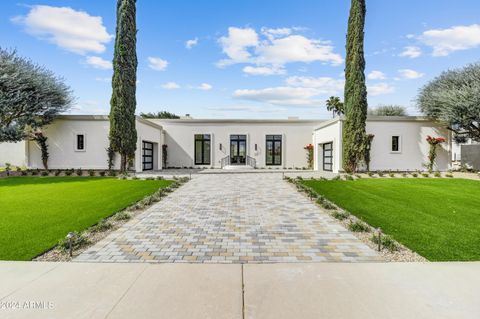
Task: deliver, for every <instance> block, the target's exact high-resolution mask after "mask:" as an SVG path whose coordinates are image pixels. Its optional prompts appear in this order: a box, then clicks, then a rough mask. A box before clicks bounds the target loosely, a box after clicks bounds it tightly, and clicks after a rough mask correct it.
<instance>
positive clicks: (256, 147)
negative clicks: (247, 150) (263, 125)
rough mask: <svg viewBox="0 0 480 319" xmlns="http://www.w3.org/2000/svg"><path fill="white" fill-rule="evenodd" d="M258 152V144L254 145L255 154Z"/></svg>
mask: <svg viewBox="0 0 480 319" xmlns="http://www.w3.org/2000/svg"><path fill="white" fill-rule="evenodd" d="M256 151H258V144H255V152H256Z"/></svg>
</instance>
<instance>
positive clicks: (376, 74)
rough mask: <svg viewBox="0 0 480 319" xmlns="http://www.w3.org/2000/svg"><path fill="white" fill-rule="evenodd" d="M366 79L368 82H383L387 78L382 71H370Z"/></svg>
mask: <svg viewBox="0 0 480 319" xmlns="http://www.w3.org/2000/svg"><path fill="white" fill-rule="evenodd" d="M367 78H368V79H369V80H385V79H386V78H387V76H386V75H385V73H383V72H382V71H375V70H374V71H372V72H370V73H368V75H367Z"/></svg>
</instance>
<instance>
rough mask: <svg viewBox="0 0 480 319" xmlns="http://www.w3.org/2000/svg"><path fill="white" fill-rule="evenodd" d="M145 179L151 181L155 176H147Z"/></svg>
mask: <svg viewBox="0 0 480 319" xmlns="http://www.w3.org/2000/svg"><path fill="white" fill-rule="evenodd" d="M145 180H146V181H153V180H155V177H147V178H145Z"/></svg>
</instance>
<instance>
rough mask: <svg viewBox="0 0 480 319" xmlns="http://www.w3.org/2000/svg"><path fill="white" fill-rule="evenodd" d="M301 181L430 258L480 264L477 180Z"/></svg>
mask: <svg viewBox="0 0 480 319" xmlns="http://www.w3.org/2000/svg"><path fill="white" fill-rule="evenodd" d="M304 183H305V184H306V185H308V186H310V187H312V188H313V189H315V190H316V191H317V192H318V193H320V194H322V195H324V196H325V197H326V198H327V199H329V200H331V201H333V202H334V203H336V204H337V205H338V206H340V207H342V208H344V209H346V210H348V211H349V212H351V213H352V214H354V215H356V216H357V217H360V218H362V219H363V220H365V221H366V222H367V223H369V224H370V225H372V226H374V227H381V228H382V230H383V231H384V232H385V233H387V234H389V235H392V236H393V237H394V238H395V239H396V240H397V241H399V242H401V243H402V244H404V245H405V246H407V247H409V248H410V249H412V250H414V251H416V252H418V253H419V254H420V255H422V256H424V257H425V258H427V259H428V260H431V261H454V260H457V261H469V260H480V182H478V181H473V180H465V179H433V178H432V179H387V178H378V179H361V180H355V181H305V182H304Z"/></svg>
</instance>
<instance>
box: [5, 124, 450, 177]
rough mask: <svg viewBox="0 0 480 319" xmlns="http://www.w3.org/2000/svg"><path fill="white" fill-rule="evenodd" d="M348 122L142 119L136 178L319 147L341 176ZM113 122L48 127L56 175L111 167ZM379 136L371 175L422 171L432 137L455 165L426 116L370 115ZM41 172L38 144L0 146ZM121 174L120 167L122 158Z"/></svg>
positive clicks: (271, 162) (275, 158)
mask: <svg viewBox="0 0 480 319" xmlns="http://www.w3.org/2000/svg"><path fill="white" fill-rule="evenodd" d="M343 123H344V119H343V118H342V117H337V118H335V119H333V120H301V119H298V118H289V119H284V120H282V119H279V120H276V119H265V120H257V119H249V120H245V119H192V118H182V119H172V120H170V119H168V120H166V119H143V118H141V117H137V120H136V129H137V135H138V142H137V151H136V154H135V161H134V167H133V169H134V170H135V171H136V172H142V171H149V170H161V169H162V168H178V167H181V168H184V167H194V168H224V169H229V168H272V169H275V168H279V169H291V168H293V169H295V168H297V169H302V168H306V167H307V166H308V160H307V150H306V149H305V147H306V146H307V145H309V144H312V145H313V153H314V159H313V163H314V165H313V166H314V169H315V170H318V171H329V172H334V173H337V172H339V171H341V170H342V155H341V154H342V130H343ZM108 132H109V121H108V117H107V116H96V115H63V116H60V117H58V118H57V119H56V120H55V121H54V122H53V123H52V124H50V125H48V126H47V127H46V128H45V130H44V133H45V135H46V136H47V137H48V141H47V144H48V147H49V154H50V156H49V161H48V163H49V168H50V169H68V168H82V169H96V170H105V169H107V167H108V166H107V165H108V155H107V148H108V144H109V143H108ZM367 133H369V134H373V135H374V138H373V141H372V147H371V164H370V169H371V170H399V171H407V170H410V171H411V170H422V169H424V164H425V163H426V162H427V160H428V151H429V144H428V143H427V141H426V137H427V136H429V135H430V136H434V137H443V138H445V139H446V140H447V142H446V143H442V144H440V147H439V148H438V152H437V154H438V157H437V160H436V169H437V170H440V171H445V170H447V169H449V168H450V165H451V135H450V133H449V131H448V130H446V129H445V128H443V127H442V126H440V125H439V124H437V123H435V122H433V121H431V120H429V119H426V118H423V117H411V116H402V117H369V118H368V120H367ZM6 162H8V163H11V164H12V165H17V166H26V167H29V168H40V169H41V168H43V165H42V160H41V152H40V148H39V147H38V145H37V144H36V143H35V142H33V141H24V142H19V143H2V144H0V166H3V163H6ZM114 167H115V168H118V167H119V158H118V156H117V157H116V160H115V165H114Z"/></svg>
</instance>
